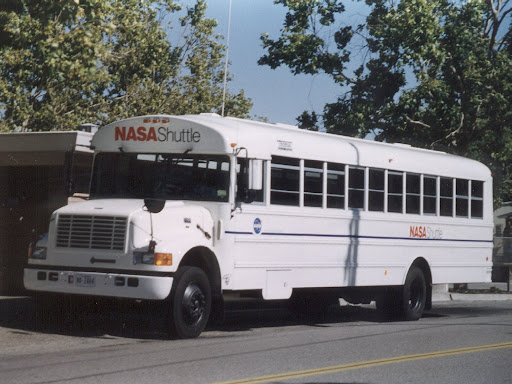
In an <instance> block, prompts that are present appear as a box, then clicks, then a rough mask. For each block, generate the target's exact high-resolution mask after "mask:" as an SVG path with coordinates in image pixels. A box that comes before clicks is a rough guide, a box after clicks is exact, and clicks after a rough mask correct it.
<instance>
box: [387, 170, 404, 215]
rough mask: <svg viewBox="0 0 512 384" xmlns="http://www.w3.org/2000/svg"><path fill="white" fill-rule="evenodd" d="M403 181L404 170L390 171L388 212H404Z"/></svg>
mask: <svg viewBox="0 0 512 384" xmlns="http://www.w3.org/2000/svg"><path fill="white" fill-rule="evenodd" d="M403 182H404V177H403V173H402V172H392V171H389V172H388V212H398V213H402V201H403V200H402V199H403V193H404V190H403V185H404V184H403Z"/></svg>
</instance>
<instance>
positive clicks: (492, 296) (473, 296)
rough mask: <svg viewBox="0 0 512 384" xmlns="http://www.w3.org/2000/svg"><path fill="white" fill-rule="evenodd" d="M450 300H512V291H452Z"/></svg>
mask: <svg viewBox="0 0 512 384" xmlns="http://www.w3.org/2000/svg"><path fill="white" fill-rule="evenodd" d="M448 295H449V296H450V299H449V300H453V301H510V300H512V294H510V293H450V294H448Z"/></svg>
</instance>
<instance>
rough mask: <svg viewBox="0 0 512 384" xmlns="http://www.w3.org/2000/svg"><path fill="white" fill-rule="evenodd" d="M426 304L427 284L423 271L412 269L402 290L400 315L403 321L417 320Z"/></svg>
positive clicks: (416, 268)
mask: <svg viewBox="0 0 512 384" xmlns="http://www.w3.org/2000/svg"><path fill="white" fill-rule="evenodd" d="M426 303H427V283H426V280H425V275H424V274H423V271H422V270H421V269H420V268H418V267H412V268H411V269H410V270H409V273H407V277H406V278H405V284H404V286H403V290H402V308H401V309H402V315H403V317H404V319H405V320H418V319H420V318H421V316H422V315H423V311H424V310H425V306H426Z"/></svg>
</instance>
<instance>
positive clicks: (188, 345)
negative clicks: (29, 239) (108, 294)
mask: <svg viewBox="0 0 512 384" xmlns="http://www.w3.org/2000/svg"><path fill="white" fill-rule="evenodd" d="M110 305H111V304H109V306H107V307H104V306H103V307H102V308H99V309H94V310H93V311H92V312H87V314H81V315H80V316H79V317H78V318H77V317H74V316H71V315H70V314H68V315H66V314H64V315H62V316H61V317H59V318H57V319H54V320H53V321H51V322H50V323H49V324H44V326H43V325H41V324H39V323H38V321H37V318H36V316H35V312H34V305H33V302H32V301H31V300H30V299H28V298H2V299H0V383H81V384H83V383H190V384H192V383H213V382H216V383H224V382H232V383H242V382H243V383H317V384H331V383H344V384H349V383H365V384H369V383H464V384H469V383H475V384H476V383H478V384H481V383H493V384H494V383H512V301H504V302H497V301H478V302H470V301H464V302H454V301H452V302H445V303H435V307H434V309H433V310H432V311H430V312H429V313H427V315H426V316H425V317H424V318H422V319H421V320H419V321H417V322H394V321H390V320H388V319H385V318H382V317H380V316H379V315H378V313H377V312H376V310H375V308H374V307H373V306H363V307H355V306H349V307H341V308H339V309H337V308H333V309H332V310H331V311H330V312H329V313H328V314H327V315H326V316H325V317H323V318H319V319H303V318H298V317H297V316H295V315H294V314H292V313H290V312H289V311H287V310H286V308H284V307H282V306H279V305H278V304H270V305H269V304H268V303H262V302H256V301H249V302H245V303H244V308H242V307H240V306H233V305H231V307H230V310H229V311H228V312H227V316H226V321H225V322H224V323H223V324H222V325H218V326H213V327H210V328H209V329H208V330H207V332H205V333H203V335H201V337H200V338H198V339H195V340H167V339H166V337H165V334H164V333H163V331H164V323H163V322H162V321H159V320H158V319H159V314H160V315H161V311H162V309H161V308H159V309H156V310H155V309H153V308H150V307H148V306H146V305H135V306H131V305H123V306H116V307H112V306H110ZM247 308H249V309H247ZM160 318H161V316H160ZM155 319H156V320H155Z"/></svg>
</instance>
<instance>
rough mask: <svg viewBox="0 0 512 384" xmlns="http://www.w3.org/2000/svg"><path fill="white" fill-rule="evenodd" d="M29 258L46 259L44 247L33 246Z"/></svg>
mask: <svg viewBox="0 0 512 384" xmlns="http://www.w3.org/2000/svg"><path fill="white" fill-rule="evenodd" d="M30 258H31V259H37V260H46V247H37V246H36V247H35V248H33V249H32V253H31V255H30Z"/></svg>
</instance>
